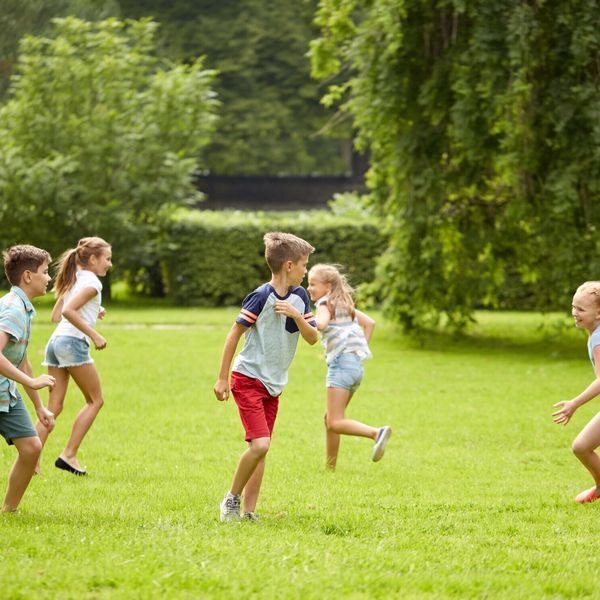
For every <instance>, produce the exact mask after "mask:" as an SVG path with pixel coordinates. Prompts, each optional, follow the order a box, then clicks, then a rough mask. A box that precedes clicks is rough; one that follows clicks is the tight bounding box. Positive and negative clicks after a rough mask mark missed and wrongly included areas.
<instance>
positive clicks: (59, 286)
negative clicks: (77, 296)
mask: <svg viewBox="0 0 600 600" xmlns="http://www.w3.org/2000/svg"><path fill="white" fill-rule="evenodd" d="M107 248H110V244H109V243H108V242H107V241H105V240H103V239H102V238H100V237H84V238H81V239H80V240H79V241H78V242H77V247H76V248H71V249H70V250H67V251H66V252H63V253H62V254H61V256H60V258H59V259H58V260H57V261H56V267H57V269H58V271H57V274H56V281H55V282H54V288H53V292H54V293H55V294H56V297H57V298H60V297H61V296H64V295H65V294H66V293H67V292H68V291H69V290H70V289H71V288H72V287H73V284H74V283H75V280H76V278H77V267H84V268H85V267H87V266H88V263H89V261H90V258H91V257H92V256H96V257H98V256H100V255H101V254H102V252H104V250H106V249H107Z"/></svg>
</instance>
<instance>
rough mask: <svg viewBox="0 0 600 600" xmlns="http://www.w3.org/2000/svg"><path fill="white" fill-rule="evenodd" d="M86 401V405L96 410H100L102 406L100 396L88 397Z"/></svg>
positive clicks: (102, 402)
mask: <svg viewBox="0 0 600 600" xmlns="http://www.w3.org/2000/svg"><path fill="white" fill-rule="evenodd" d="M86 400H87V403H88V404H89V405H90V406H93V407H94V408H95V409H96V410H100V409H101V408H102V407H103V406H104V398H102V396H89V397H88V398H86Z"/></svg>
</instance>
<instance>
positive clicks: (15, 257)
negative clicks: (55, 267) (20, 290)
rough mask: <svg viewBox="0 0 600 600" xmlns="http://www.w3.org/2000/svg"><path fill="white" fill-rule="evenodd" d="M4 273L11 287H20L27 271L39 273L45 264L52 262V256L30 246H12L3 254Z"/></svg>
mask: <svg viewBox="0 0 600 600" xmlns="http://www.w3.org/2000/svg"><path fill="white" fill-rule="evenodd" d="M2 256H3V257H4V272H5V273H6V278H7V279H8V281H9V283H10V284H11V285H20V283H21V278H22V277H23V273H25V271H37V270H38V268H39V266H40V265H41V264H42V263H43V262H44V261H47V262H50V261H51V260H52V259H51V258H50V254H48V252H46V251H45V250H42V249H41V248H36V247H35V246H30V245H29V244H19V245H18V246H11V247H10V248H7V249H6V250H4V252H2Z"/></svg>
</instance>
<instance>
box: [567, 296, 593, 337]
mask: <svg viewBox="0 0 600 600" xmlns="http://www.w3.org/2000/svg"><path fill="white" fill-rule="evenodd" d="M571 314H572V315H573V318H574V319H575V325H576V326H577V327H579V328H580V329H586V330H587V331H589V332H590V333H591V332H592V331H594V329H596V327H598V325H600V307H599V306H598V303H597V301H596V296H594V295H593V294H587V293H585V292H576V293H575V295H574V296H573V306H572V309H571Z"/></svg>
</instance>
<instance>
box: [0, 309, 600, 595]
mask: <svg viewBox="0 0 600 600" xmlns="http://www.w3.org/2000/svg"><path fill="white" fill-rule="evenodd" d="M236 312H237V311H236V309H213V310H202V309H167V308H160V307H155V308H146V309H143V310H142V309H131V308H127V307H125V308H122V307H118V306H117V307H109V312H108V315H107V318H106V322H105V323H104V324H102V325H101V327H102V328H103V329H102V332H103V334H105V336H106V337H107V339H108V348H107V349H106V350H105V351H103V352H100V353H95V354H94V356H95V358H96V360H97V364H98V368H99V371H100V373H101V376H102V380H103V384H104V391H105V397H106V405H105V408H104V409H103V411H102V412H101V414H100V416H99V418H98V421H97V422H96V423H95V425H94V427H93V429H92V431H91V432H90V434H89V436H88V438H87V439H86V440H85V442H84V446H83V448H82V451H81V460H82V463H83V464H84V465H86V466H87V468H88V470H89V473H90V475H89V477H87V478H75V477H72V476H70V475H68V474H67V473H64V472H60V471H58V470H57V469H55V468H54V467H53V466H52V463H53V461H54V459H55V457H56V456H57V454H58V453H59V452H60V450H61V449H62V446H63V445H64V442H65V440H66V437H67V435H68V430H69V428H70V425H71V422H72V419H73V417H74V415H75V413H76V411H77V410H78V409H79V407H80V405H81V397H80V394H79V392H78V391H77V390H76V389H72V390H71V391H70V392H69V396H68V398H67V402H66V410H65V413H64V414H63V415H62V416H61V417H60V419H59V420H58V423H57V427H56V430H55V432H54V433H53V434H52V436H51V437H50V440H49V442H48V445H47V447H46V450H45V455H44V459H43V475H42V476H41V477H36V478H35V479H34V481H33V483H32V485H31V487H30V489H29V490H28V492H27V494H26V496H25V499H24V501H23V503H22V508H21V512H20V513H19V514H17V515H4V516H2V517H0V536H1V539H2V542H3V543H2V548H3V550H2V559H3V560H2V567H3V569H2V573H3V577H2V591H3V596H4V597H6V598H31V597H36V598H90V599H91V598H154V597H156V598H198V597H210V598H213V597H217V598H218V597H223V598H233V597H242V598H252V597H256V598H259V597H260V598H282V597H283V598H287V597H290V598H334V597H353V598H361V597H362V598H389V597H398V598H411V597H419V598H421V597H423V598H425V597H451V596H455V597H480V596H487V597H498V598H507V597H510V598H527V597H573V596H578V595H581V596H584V595H589V596H594V595H596V593H597V592H596V589H597V582H596V580H597V575H596V573H597V570H598V567H599V562H600V560H599V559H598V558H597V556H598V553H597V548H598V542H597V538H598V536H597V521H598V518H599V513H598V510H600V506H595V505H589V506H578V505H576V504H575V503H574V502H573V497H574V496H575V494H576V493H577V492H579V491H580V490H582V489H584V488H585V487H589V486H590V485H591V481H590V478H589V476H588V475H587V473H586V472H585V471H584V469H583V468H582V467H581V466H579V464H578V463H577V461H576V460H575V459H574V457H573V456H572V455H571V453H570V451H569V445H570V440H571V439H572V438H573V437H574V436H575V434H576V432H577V431H578V430H579V429H580V428H581V427H582V426H583V424H584V423H585V422H586V421H587V419H588V418H589V417H590V416H591V415H592V414H594V412H595V410H597V405H596V406H594V403H593V402H592V403H590V404H589V405H587V406H586V407H584V408H582V409H581V411H580V413H581V414H580V413H577V414H576V416H575V418H574V422H573V423H572V424H570V425H569V426H568V427H567V428H559V427H557V426H555V425H553V423H552V420H551V418H550V413H551V410H552V404H553V403H554V402H556V401H557V400H559V399H563V398H569V397H572V396H573V395H575V394H576V393H577V392H579V391H580V390H581V389H582V388H583V387H584V386H585V385H587V383H589V381H590V380H591V377H592V370H591V367H590V365H589V363H588V360H587V356H586V349H585V337H584V336H582V335H581V332H577V331H574V330H573V329H572V328H571V327H570V325H569V326H568V328H567V329H564V328H562V324H564V323H565V319H564V317H562V316H560V315H552V316H546V317H542V316H540V315H532V314H524V313H498V314H489V313H482V314H480V315H479V325H477V326H475V327H473V328H472V330H471V331H470V332H469V334H468V335H466V336H462V337H450V336H444V335H437V336H428V337H426V338H425V339H423V340H411V339H409V338H406V337H403V336H401V335H400V334H399V333H398V332H397V331H396V329H395V328H394V327H393V326H391V325H389V324H385V323H384V322H383V321H382V320H381V319H378V320H379V323H378V327H377V329H376V334H375V337H374V340H373V352H374V360H372V361H370V362H368V363H367V365H366V377H365V380H364V383H363V386H362V387H361V389H360V391H359V392H358V393H357V395H356V396H355V398H354V399H353V401H352V404H351V406H350V409H349V415H350V416H352V417H354V418H357V419H361V420H364V421H365V422H367V423H370V424H373V425H382V424H384V423H390V424H391V425H392V426H393V427H394V435H393V436H392V439H391V442H390V445H389V448H388V451H387V453H386V456H385V457H384V458H383V460H382V461H381V462H380V463H377V464H374V463H372V462H370V450H371V448H370V443H369V442H368V441H366V440H363V439H353V438H346V439H344V440H343V442H342V449H341V452H340V459H339V462H338V470H337V472H336V473H334V474H332V473H326V472H325V471H324V468H323V465H324V436H323V410H324V377H325V365H324V362H323V361H322V357H321V350H320V348H318V347H309V346H307V345H305V344H302V343H301V344H300V345H299V350H298V354H297V358H296V360H295V362H294V364H293V365H292V368H291V370H290V384H289V386H288V388H287V389H286V391H285V393H284V395H283V397H282V401H281V408H280V414H279V417H278V422H277V425H276V429H275V436H274V439H273V445H272V449H271V452H270V453H269V458H268V466H267V472H266V475H265V481H264V484H263V492H262V495H261V498H260V503H259V507H258V512H259V513H260V514H261V515H262V521H261V522H260V523H257V524H251V523H237V524H222V523H220V522H219V521H218V504H219V501H220V499H221V497H222V495H223V493H224V492H225V491H226V490H227V489H228V486H229V484H230V480H231V476H232V474H233V470H234V468H235V465H236V463H237V459H238V457H239V454H240V453H241V451H242V450H243V447H244V444H243V431H242V427H241V424H240V422H239V417H238V415H237V410H236V408H235V405H234V403H233V402H229V403H225V404H220V403H218V402H217V401H216V400H215V399H214V397H213V395H212V385H213V383H214V379H215V376H216V373H217V369H218V364H219V360H220V355H221V350H222V344H223V341H224V338H225V335H226V333H227V331H228V329H229V327H230V325H231V323H232V321H233V319H234V318H235V315H236ZM48 314H49V307H48V306H43V307H41V308H40V310H39V314H38V317H37V319H36V322H35V325H34V334H33V336H34V337H33V340H32V346H31V351H30V356H31V359H32V363H33V365H34V369H35V370H36V372H40V370H41V367H40V366H39V363H40V362H41V359H42V349H43V346H44V343H45V341H46V339H47V337H48V336H49V335H50V333H51V331H52V326H51V325H50V324H47V318H48ZM542 325H544V326H543V327H542ZM14 455H15V453H14V450H13V449H9V448H5V449H4V450H3V451H2V453H0V475H1V476H2V478H3V481H5V478H6V473H7V472H8V469H9V467H10V464H11V462H12V460H13V459H14Z"/></svg>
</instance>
